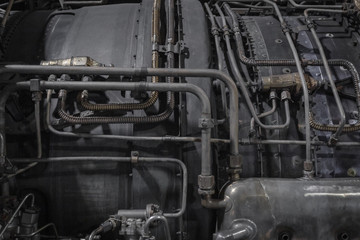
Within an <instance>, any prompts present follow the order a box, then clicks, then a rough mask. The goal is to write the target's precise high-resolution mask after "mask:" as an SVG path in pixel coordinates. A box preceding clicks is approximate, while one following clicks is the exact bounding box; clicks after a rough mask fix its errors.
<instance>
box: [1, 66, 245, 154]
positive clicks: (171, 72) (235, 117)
mask: <svg viewBox="0 0 360 240" xmlns="http://www.w3.org/2000/svg"><path fill="white" fill-rule="evenodd" d="M6 72H7V73H10V72H12V73H28V74H30V73H34V74H49V75H50V74H63V73H68V74H86V75H127V76H151V75H157V76H172V77H210V78H214V79H219V80H221V81H223V82H224V83H225V84H226V85H227V87H228V90H229V103H230V104H229V105H230V111H229V114H230V117H229V122H230V140H231V143H230V153H231V154H233V155H237V154H238V153H239V146H238V139H239V125H238V122H239V103H238V97H239V95H238V91H237V88H236V85H235V83H234V82H233V80H232V78H231V77H230V76H229V75H227V74H225V73H223V72H221V71H219V70H213V69H171V68H168V69H153V68H110V67H101V68H88V67H62V66H37V65H4V66H2V67H0V74H1V73H6ZM103 84H104V83H103Z"/></svg>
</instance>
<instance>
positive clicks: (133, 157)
mask: <svg viewBox="0 0 360 240" xmlns="http://www.w3.org/2000/svg"><path fill="white" fill-rule="evenodd" d="M138 162H139V152H138V151H131V163H133V164H137V163H138Z"/></svg>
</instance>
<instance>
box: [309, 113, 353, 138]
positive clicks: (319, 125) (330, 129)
mask: <svg viewBox="0 0 360 240" xmlns="http://www.w3.org/2000/svg"><path fill="white" fill-rule="evenodd" d="M309 117H310V126H311V127H312V128H314V129H316V130H319V131H327V132H336V131H337V129H338V128H339V125H337V124H331V125H329V124H322V123H319V122H316V121H315V120H314V117H313V115H312V113H310V115H309ZM359 130H360V123H356V124H354V125H350V124H345V126H344V128H343V130H342V132H346V133H349V132H355V131H359Z"/></svg>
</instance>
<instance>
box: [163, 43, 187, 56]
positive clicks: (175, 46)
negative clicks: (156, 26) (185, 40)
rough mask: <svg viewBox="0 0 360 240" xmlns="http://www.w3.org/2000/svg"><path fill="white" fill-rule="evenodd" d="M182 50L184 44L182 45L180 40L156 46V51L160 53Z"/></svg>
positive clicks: (179, 51) (177, 52)
mask: <svg viewBox="0 0 360 240" xmlns="http://www.w3.org/2000/svg"><path fill="white" fill-rule="evenodd" d="M183 50H184V46H183V44H182V42H177V43H175V44H166V45H159V46H158V51H159V52H161V53H168V52H173V53H175V54H180V53H182V52H183Z"/></svg>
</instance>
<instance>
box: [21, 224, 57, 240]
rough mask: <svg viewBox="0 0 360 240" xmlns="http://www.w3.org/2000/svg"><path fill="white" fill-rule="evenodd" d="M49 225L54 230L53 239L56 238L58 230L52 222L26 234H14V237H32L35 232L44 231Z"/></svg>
mask: <svg viewBox="0 0 360 240" xmlns="http://www.w3.org/2000/svg"><path fill="white" fill-rule="evenodd" d="M49 227H52V229H53V230H54V234H55V239H58V238H59V235H58V232H57V229H56V226H55V224H54V223H48V224H46V225H44V226H42V227H41V228H39V229H38V230H36V231H35V232H32V233H30V234H26V235H15V237H16V238H32V237H34V236H35V235H36V234H38V233H40V232H42V231H44V230H45V229H47V228H49Z"/></svg>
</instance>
